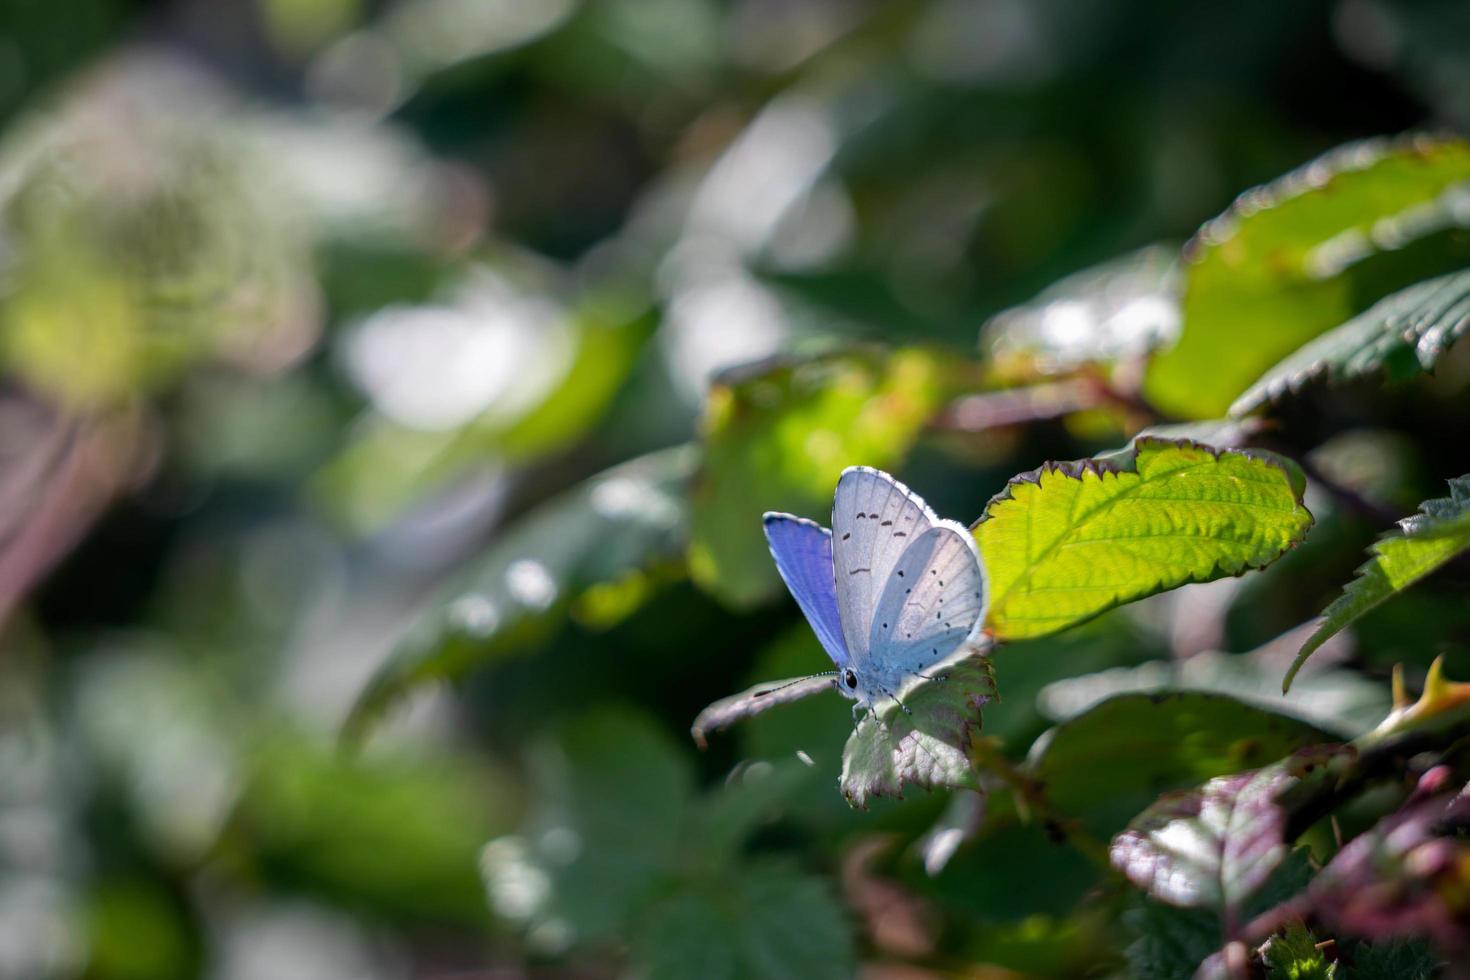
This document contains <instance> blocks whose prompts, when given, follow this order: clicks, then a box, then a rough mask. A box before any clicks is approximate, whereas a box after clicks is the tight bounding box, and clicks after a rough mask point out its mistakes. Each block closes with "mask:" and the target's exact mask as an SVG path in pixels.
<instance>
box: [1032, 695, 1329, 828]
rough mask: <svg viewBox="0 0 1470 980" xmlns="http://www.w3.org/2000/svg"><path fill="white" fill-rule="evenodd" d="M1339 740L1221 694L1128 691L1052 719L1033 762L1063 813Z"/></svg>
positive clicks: (1133, 801) (1132, 802) (1132, 798)
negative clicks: (1055, 723)
mask: <svg viewBox="0 0 1470 980" xmlns="http://www.w3.org/2000/svg"><path fill="white" fill-rule="evenodd" d="M1327 741H1331V736H1330V735H1328V734H1327V733H1326V732H1323V731H1321V730H1319V729H1317V728H1315V727H1313V726H1312V725H1310V724H1308V723H1306V722H1304V721H1301V720H1299V719H1297V718H1292V717H1290V716H1288V715H1282V714H1277V713H1276V712H1272V711H1267V710H1265V709H1263V708H1258V707H1253V706H1251V705H1248V704H1243V703H1242V702H1240V701H1237V700H1235V699H1234V698H1230V697H1225V696H1224V695H1219V694H1203V693H1195V692H1186V693H1173V694H1120V695H1118V696H1116V697H1113V698H1109V699H1108V700H1106V701H1104V702H1102V703H1101V704H1098V705H1096V706H1094V707H1093V708H1091V709H1089V710H1088V711H1087V712H1085V713H1084V714H1082V715H1079V716H1078V717H1076V718H1074V719H1072V720H1071V721H1068V722H1064V723H1062V724H1061V725H1058V726H1057V727H1055V728H1053V729H1052V730H1051V731H1050V732H1048V733H1047V734H1046V735H1044V736H1042V737H1041V738H1040V739H1038V740H1037V742H1036V744H1035V745H1033V746H1032V748H1031V753H1030V757H1029V758H1028V760H1027V767H1028V769H1029V770H1030V772H1031V774H1032V775H1033V776H1035V778H1036V779H1037V780H1038V781H1040V782H1041V783H1042V784H1043V785H1044V786H1045V787H1046V794H1047V798H1048V799H1049V800H1050V801H1051V803H1052V804H1053V805H1054V806H1055V807H1056V808H1057V809H1059V810H1060V811H1061V812H1063V813H1067V814H1075V815H1082V814H1086V813H1089V812H1094V811H1096V812H1099V813H1101V814H1103V815H1104V816H1111V815H1112V814H1116V813H1117V812H1118V811H1119V810H1120V809H1121V808H1123V807H1127V808H1128V809H1127V811H1126V812H1124V813H1123V814H1122V817H1121V819H1119V820H1118V822H1117V823H1114V824H1112V827H1113V828H1116V827H1117V826H1119V825H1121V823H1122V822H1123V821H1124V820H1126V819H1127V818H1128V816H1130V815H1131V814H1132V813H1136V812H1137V807H1138V806H1141V805H1143V804H1144V803H1146V802H1147V801H1148V800H1150V799H1153V798H1154V797H1156V796H1157V795H1158V794H1159V793H1160V792H1163V791H1164V790H1168V789H1174V788H1179V787H1185V786H1197V785H1199V784H1200V783H1201V782H1203V781H1205V780H1207V779H1210V778H1213V777H1215V776H1223V775H1228V774H1230V773H1237V772H1241V771H1243V770H1246V769H1252V768H1256V767H1258V766H1261V765H1262V764H1264V763H1267V762H1270V761H1271V760H1273V759H1279V758H1280V757H1282V756H1284V755H1286V754H1287V753H1288V752H1291V751H1294V750H1296V749H1299V748H1303V747H1306V746H1309V745H1315V744H1317V743H1320V742H1327Z"/></svg>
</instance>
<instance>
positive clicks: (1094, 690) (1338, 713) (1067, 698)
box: [1002, 644, 1390, 738]
mask: <svg viewBox="0 0 1470 980" xmlns="http://www.w3.org/2000/svg"><path fill="white" fill-rule="evenodd" d="M1273 645H1274V644H1273ZM1002 667H1004V661H1003V662H1002ZM1002 673H1003V674H1004V671H1002ZM1009 680H1010V678H1009V676H1008V675H1007V681H1008V682H1009ZM1009 691H1010V687H1009V684H1008V686H1007V692H1008V693H1009ZM1153 691H1207V692H1210V693H1212V694H1225V695H1229V696H1230V697H1233V698H1236V699H1237V700H1240V701H1243V702H1245V703H1246V704H1253V705H1255V706H1257V707H1260V708H1265V709H1266V710H1268V711H1272V712H1281V713H1283V714H1289V715H1293V716H1294V717H1297V718H1300V719H1302V720H1303V721H1306V722H1309V723H1310V724H1313V725H1316V726H1318V727H1319V728H1322V729H1324V730H1325V731H1329V732H1332V733H1333V734H1334V735H1337V736H1340V737H1342V738H1353V737H1356V736H1358V735H1362V734H1363V733H1364V732H1367V731H1369V730H1371V729H1372V728H1373V727H1374V726H1376V725H1377V724H1378V723H1379V722H1381V721H1382V720H1383V717H1384V715H1386V714H1387V713H1388V710H1389V708H1390V698H1389V694H1388V691H1387V689H1385V688H1384V686H1383V685H1382V684H1381V683H1380V682H1378V681H1376V680H1373V679H1372V678H1369V677H1365V676H1364V675H1363V674H1362V673H1361V672H1359V671H1355V670H1319V671H1314V672H1312V673H1310V674H1308V675H1307V676H1305V677H1303V678H1302V680H1301V682H1300V683H1299V684H1298V685H1297V688H1296V691H1295V692H1294V695H1295V696H1294V697H1292V698H1291V699H1289V700H1287V699H1283V698H1282V696H1281V681H1280V668H1279V667H1277V666H1273V665H1271V664H1269V663H1265V662H1263V661H1262V659H1261V657H1260V656H1258V655H1257V654H1256V653H1219V652H1217V651H1213V650H1206V651H1204V652H1203V653H1197V654H1195V655H1194V656H1192V657H1188V658H1186V659H1184V660H1150V661H1148V662H1146V663H1143V664H1139V665H1138V666H1137V667H1114V668H1111V669H1109V670H1104V671H1099V672H1097V673H1092V674H1078V675H1076V676H1073V677H1066V678H1063V679H1061V680H1058V681H1054V682H1052V683H1051V684H1048V685H1047V686H1046V687H1045V688H1043V689H1042V691H1041V692H1040V694H1039V696H1038V697H1037V704H1038V706H1039V707H1040V708H1041V710H1042V711H1043V712H1045V713H1046V714H1047V715H1048V716H1050V717H1051V718H1054V719H1056V720H1058V721H1065V720H1067V719H1069V718H1072V717H1075V716H1077V715H1079V714H1081V713H1082V712H1084V711H1086V710H1087V709H1088V708H1090V707H1092V706H1093V705H1095V704H1098V703H1100V702H1102V701H1104V700H1106V699H1107V698H1110V697H1112V696H1114V695H1116V694H1123V693H1125V692H1126V693H1135V692H1153Z"/></svg>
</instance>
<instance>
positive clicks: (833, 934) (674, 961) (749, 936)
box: [634, 864, 856, 980]
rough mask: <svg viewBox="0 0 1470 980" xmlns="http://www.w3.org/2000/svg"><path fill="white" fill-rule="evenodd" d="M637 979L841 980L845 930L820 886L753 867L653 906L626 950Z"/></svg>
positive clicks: (850, 966) (847, 945) (786, 872)
mask: <svg viewBox="0 0 1470 980" xmlns="http://www.w3.org/2000/svg"><path fill="white" fill-rule="evenodd" d="M634 957H635V961H636V964H637V967H638V969H637V971H636V975H637V976H639V977H641V978H644V980H685V978H690V977H700V978H716V980H785V978H790V980H808V978H810V980H823V978H831V980H846V978H850V977H852V976H853V973H854V970H855V969H856V963H855V956H854V953H853V938H852V926H851V925H850V923H849V922H848V921H847V918H846V916H845V915H844V912H843V910H842V907H841V905H839V904H838V902H837V899H836V897H835V896H834V895H833V894H832V892H831V890H830V889H829V888H828V886H827V885H826V883H825V882H823V881H821V880H820V879H817V878H813V877H810V876H807V875H803V874H800V873H798V872H795V871H792V870H790V869H788V868H785V867H783V866H780V865H771V864H766V865H756V866H754V867H751V868H748V869H746V870H744V871H741V872H739V873H738V874H735V875H733V876H731V877H728V878H721V879H718V880H716V881H714V882H710V883H708V884H707V885H704V886H692V887H686V888H682V889H680V890H679V891H678V892H677V893H676V894H674V895H671V896H669V897H668V898H665V899H662V900H660V901H658V902H656V903H655V904H654V905H653V906H651V908H650V909H649V911H648V913H647V915H646V916H645V917H644V924H643V926H642V928H641V930H640V933H639V935H638V938H637V940H636V942H635V945H634Z"/></svg>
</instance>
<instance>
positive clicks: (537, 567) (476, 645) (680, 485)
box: [347, 446, 759, 737]
mask: <svg viewBox="0 0 1470 980" xmlns="http://www.w3.org/2000/svg"><path fill="white" fill-rule="evenodd" d="M694 461H695V455H694V450H693V448H692V447H688V446H681V447H677V448H674V449H668V450H663V451H661V452H657V453H652V454H650V455H648V456H644V457H641V458H639V459H636V460H633V461H632V462H630V463H625V464H623V465H622V466H618V467H615V468H613V469H611V470H608V471H607V472H605V473H603V474H601V475H599V476H597V477H595V478H593V479H592V480H590V481H588V482H587V483H585V484H583V485H582V486H580V487H578V488H577V489H575V490H573V491H571V492H570V493H567V494H565V495H563V496H562V497H560V498H558V499H556V500H553V501H551V502H550V503H548V504H545V505H544V506H542V507H541V508H540V509H538V510H536V511H535V512H534V513H533V514H531V516H529V517H528V518H526V519H525V520H523V521H522V522H521V523H520V524H518V525H517V526H516V527H515V528H514V529H512V530H511V531H510V532H509V533H508V534H506V535H505V536H504V537H503V538H501V540H500V541H499V542H498V543H497V544H496V545H495V547H494V548H492V549H491V550H490V551H489V553H488V554H486V555H485V556H484V558H482V559H481V560H480V561H479V562H478V563H477V564H476V565H475V566H474V567H472V568H470V569H469V570H468V571H467V572H466V573H464V574H462V575H461V576H460V577H459V578H458V579H457V580H456V581H455V582H454V583H452V584H451V585H450V586H449V587H448V588H446V589H444V590H443V591H442V592H441V593H440V594H439V596H438V597H437V598H435V599H434V600H433V601H432V602H431V603H430V605H429V608H428V610H427V612H426V613H424V614H423V616H422V617H421V618H420V620H419V622H418V623H417V625H416V626H415V627H414V629H413V630H412V631H411V632H410V634H409V637H408V639H407V640H405V641H404V643H403V644H401V645H400V647H399V648H398V650H397V651H396V652H395V653H394V654H393V656H392V657H391V658H390V660H389V661H388V662H387V664H385V665H384V667H383V668H382V669H381V670H380V671H379V672H378V674H377V675H376V676H375V677H374V678H373V680H372V681H371V682H370V683H369V684H368V686H367V689H366V690H365V691H364V692H363V693H362V695H361V696H360V697H359V699H358V701H357V704H356V705H355V706H354V708H353V712H352V716H351V717H350V718H349V720H348V725H347V730H348V734H349V737H355V736H356V735H358V734H360V733H361V731H362V730H363V729H364V728H365V727H366V726H367V725H369V724H371V723H372V721H373V720H374V719H375V718H377V717H378V716H379V715H381V713H382V712H383V710H384V709H385V708H386V707H387V706H388V705H389V704H391V703H392V702H393V701H394V700H396V699H397V698H398V697H399V696H401V695H403V694H404V693H406V692H407V691H409V690H411V689H413V688H414V687H416V686H417V685H419V684H422V683H424V682H426V681H431V680H442V679H452V678H455V677H458V676H461V675H462V674H464V673H465V672H466V671H468V670H470V669H471V668H473V667H475V666H478V665H479V664H482V663H485V662H486V661H489V660H492V659H494V658H496V657H503V656H506V655H508V654H510V653H512V652H515V651H518V650H521V649H524V648H525V647H526V646H528V645H529V644H531V643H533V642H535V641H536V640H537V639H539V638H540V637H541V636H542V635H543V634H544V632H545V631H546V630H547V628H548V627H549V626H551V625H552V624H554V623H555V622H557V621H559V619H560V618H561V617H562V616H564V615H565V612H566V609H567V607H568V604H569V603H571V602H572V601H573V600H576V599H578V598H579V597H583V596H585V595H587V593H588V592H589V590H591V589H594V588H595V587H597V586H608V585H619V584H621V585H623V586H625V587H626V586H629V585H638V584H640V583H642V584H644V585H646V586H648V588H646V589H644V591H645V592H646V591H650V590H651V587H652V585H653V584H655V583H654V582H653V579H654V578H656V577H657V576H658V575H659V574H660V573H661V569H663V568H666V567H667V566H668V565H670V564H671V563H674V562H677V561H678V558H679V554H680V552H681V550H682V548H683V546H684V540H685V538H684V535H685V504H684V499H685V498H684V483H685V481H686V480H687V479H688V478H689V474H690V473H691V472H692V470H693V467H694ZM756 533H757V534H758V533H759V531H758V529H757V531H756Z"/></svg>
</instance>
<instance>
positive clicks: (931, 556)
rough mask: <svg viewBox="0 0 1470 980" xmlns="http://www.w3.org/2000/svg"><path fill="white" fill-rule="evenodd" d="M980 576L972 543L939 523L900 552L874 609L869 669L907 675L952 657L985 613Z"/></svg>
mask: <svg viewBox="0 0 1470 980" xmlns="http://www.w3.org/2000/svg"><path fill="white" fill-rule="evenodd" d="M985 597H986V586H985V572H984V568H983V567H982V566H981V564H980V558H979V554H978V553H977V551H976V549H975V544H974V540H973V539H972V538H971V537H970V534H969V532H968V531H966V530H965V529H964V528H963V527H961V526H960V525H958V524H955V523H953V522H951V521H945V522H942V523H940V524H938V525H937V526H935V527H932V528H930V529H928V530H926V531H924V532H923V533H922V534H920V535H919V536H918V537H916V538H915V539H914V541H913V542H912V543H911V544H910V545H909V546H908V548H907V549H906V550H905V551H904V553H903V555H902V557H900V558H899V560H898V562H897V564H896V565H895V567H894V570H893V575H892V576H891V577H890V578H889V579H888V581H887V583H886V585H885V586H884V589H883V592H882V595H881V596H880V597H879V599H878V603H877V607H876V609H875V610H874V615H873V625H872V632H871V635H870V639H869V647H870V650H871V659H872V662H873V664H874V665H875V666H878V665H881V669H882V670H883V671H884V672H885V673H887V672H893V673H897V674H905V675H906V674H913V673H915V672H917V671H921V670H924V669H926V668H928V667H931V666H933V665H934V664H935V663H937V662H938V661H940V660H943V659H944V658H945V657H948V656H949V655H950V654H951V653H953V652H954V651H955V650H956V649H957V648H958V647H959V645H960V644H961V643H963V642H964V641H965V640H966V639H967V638H969V636H970V635H971V633H972V631H974V630H975V629H976V627H977V626H978V625H979V623H980V620H981V617H983V616H984V614H985Z"/></svg>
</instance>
